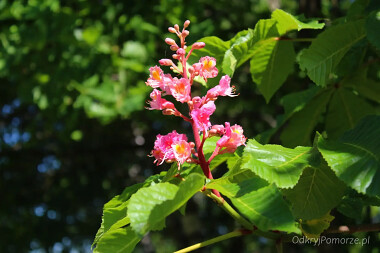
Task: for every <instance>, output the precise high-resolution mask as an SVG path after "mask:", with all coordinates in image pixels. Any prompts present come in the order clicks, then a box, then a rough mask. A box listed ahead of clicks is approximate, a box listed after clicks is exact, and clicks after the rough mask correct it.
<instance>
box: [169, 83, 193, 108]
mask: <svg viewBox="0 0 380 253" xmlns="http://www.w3.org/2000/svg"><path fill="white" fill-rule="evenodd" d="M169 88H170V93H171V95H172V96H173V97H174V98H175V99H176V100H177V101H179V102H181V103H185V102H189V101H190V100H191V97H190V90H191V84H190V82H189V80H188V79H186V78H181V79H178V78H173V81H172V82H171V83H169Z"/></svg>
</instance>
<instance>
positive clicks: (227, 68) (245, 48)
mask: <svg viewBox="0 0 380 253" xmlns="http://www.w3.org/2000/svg"><path fill="white" fill-rule="evenodd" d="M275 24H276V21H275V20H272V19H263V20H260V21H259V22H257V24H256V26H255V29H254V30H252V29H249V30H248V32H247V34H245V35H244V36H240V37H237V36H235V38H236V40H235V42H234V43H233V44H231V46H230V48H229V49H228V50H227V51H226V52H225V54H224V58H223V65H222V68H223V72H224V73H226V74H228V75H230V76H232V75H233V73H234V71H235V69H236V68H237V67H239V66H241V65H242V64H243V63H244V62H246V61H247V60H248V59H250V58H251V57H252V56H254V55H255V54H256V53H257V52H258V51H260V49H261V48H262V44H264V45H266V44H267V43H268V42H274V39H273V38H274V37H277V36H278V33H277V30H276V26H275ZM238 35H239V34H238ZM266 39H269V40H268V41H267V42H265V41H264V40H266ZM259 41H260V42H261V45H259V46H257V43H258V42H259Z"/></svg>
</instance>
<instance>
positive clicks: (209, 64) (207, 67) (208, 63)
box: [203, 60, 212, 71]
mask: <svg viewBox="0 0 380 253" xmlns="http://www.w3.org/2000/svg"><path fill="white" fill-rule="evenodd" d="M203 68H204V69H205V70H207V71H210V69H211V68H212V61H208V60H204V61H203Z"/></svg>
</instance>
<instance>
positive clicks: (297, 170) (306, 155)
mask: <svg viewBox="0 0 380 253" xmlns="http://www.w3.org/2000/svg"><path fill="white" fill-rule="evenodd" d="M311 151H312V149H311V148H310V147H297V148H295V149H290V148H285V147H282V146H280V145H261V144H260V143H258V142H257V141H255V140H253V139H251V140H249V141H248V144H247V146H246V147H245V149H244V155H243V158H244V159H245V163H243V165H242V166H241V167H242V168H244V169H249V170H252V171H253V172H254V173H255V174H256V175H258V176H260V177H261V178H263V179H265V180H267V181H268V182H269V183H275V184H276V185H277V186H278V187H280V188H289V187H293V186H294V185H296V183H297V182H298V179H299V178H300V176H301V174H302V171H303V169H305V168H306V167H308V166H309V162H310V161H309V160H310V159H311V157H312V153H311Z"/></svg>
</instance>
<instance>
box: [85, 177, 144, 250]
mask: <svg viewBox="0 0 380 253" xmlns="http://www.w3.org/2000/svg"><path fill="white" fill-rule="evenodd" d="M148 183H149V182H146V183H145V184H148ZM143 186H144V183H140V184H135V185H132V186H129V187H127V188H125V189H124V191H123V193H122V194H120V195H117V196H115V197H113V198H112V199H111V200H110V201H108V202H107V203H106V204H105V205H104V207H103V216H102V223H101V226H100V228H99V230H98V232H97V233H96V236H95V239H94V242H93V244H92V245H93V246H94V245H95V244H96V243H97V242H98V241H99V239H100V238H101V237H102V236H103V235H104V234H105V233H107V231H108V230H110V229H111V227H113V228H115V226H114V225H115V224H116V223H118V221H120V220H122V219H124V218H126V216H127V205H128V200H129V198H130V197H131V196H132V194H134V193H135V192H136V191H137V190H138V189H140V188H141V187H143ZM127 224H128V223H127ZM124 225H126V224H125V223H123V224H122V225H121V226H124ZM121 226H120V227H121ZM116 228H117V227H116Z"/></svg>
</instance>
